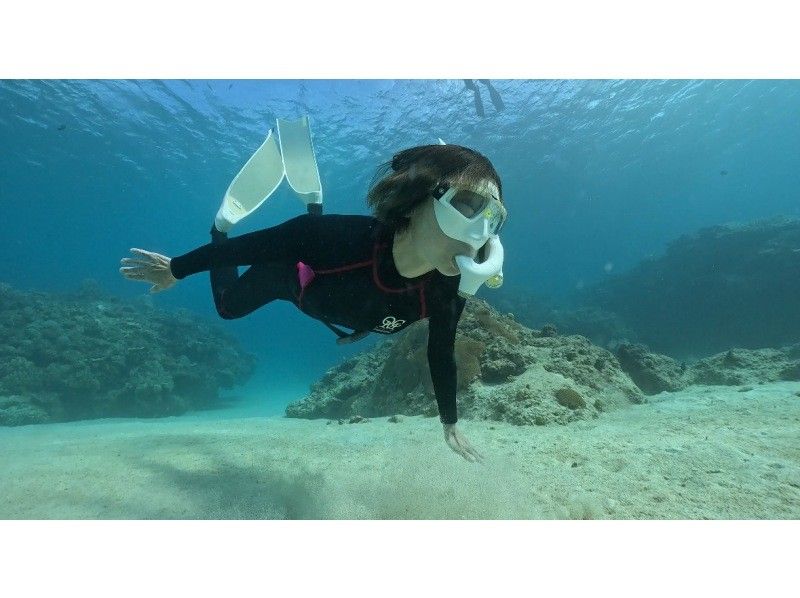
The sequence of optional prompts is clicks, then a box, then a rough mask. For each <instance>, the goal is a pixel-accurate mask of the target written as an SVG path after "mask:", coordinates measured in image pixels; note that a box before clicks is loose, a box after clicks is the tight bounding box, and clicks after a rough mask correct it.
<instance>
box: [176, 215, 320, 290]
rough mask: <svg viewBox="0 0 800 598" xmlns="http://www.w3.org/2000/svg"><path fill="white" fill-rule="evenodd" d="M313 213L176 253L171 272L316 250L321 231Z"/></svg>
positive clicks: (291, 256) (249, 263) (283, 257)
mask: <svg viewBox="0 0 800 598" xmlns="http://www.w3.org/2000/svg"><path fill="white" fill-rule="evenodd" d="M314 218H318V217H317V216H312V215H310V214H302V215H300V216H296V217H294V218H291V219H289V220H287V221H286V222H283V223H281V224H279V225H277V226H273V227H270V228H266V229H263V230H259V231H255V232H252V233H247V234H244V235H240V236H238V237H233V238H231V239H228V240H226V241H225V242H224V243H209V244H208V245H203V246H202V247H198V248H197V249H194V250H192V251H190V252H189V253H186V254H184V255H181V256H178V257H174V258H172V260H171V261H170V270H171V271H172V275H173V276H174V277H175V278H177V279H181V278H186V277H187V276H189V275H190V274H196V273H198V272H203V271H206V270H211V269H212V268H221V267H226V266H252V265H253V264H260V263H265V262H270V261H272V262H274V261H283V260H293V259H299V257H298V256H300V255H302V254H303V253H305V252H306V251H309V250H310V251H313V250H314V248H313V247H307V245H309V244H310V243H312V244H313V241H314V239H316V238H318V235H316V234H315V233H314V231H315V230H316V229H315V228H314V225H316V224H317V223H318V221H317V220H314Z"/></svg>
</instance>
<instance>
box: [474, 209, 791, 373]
mask: <svg viewBox="0 0 800 598" xmlns="http://www.w3.org/2000/svg"><path fill="white" fill-rule="evenodd" d="M506 286H507V285H506ZM487 297H488V298H489V300H490V302H491V304H492V305H494V306H495V307H497V308H498V309H500V310H501V311H504V312H505V311H510V312H512V313H514V314H515V317H516V318H517V320H518V321H519V322H521V323H523V324H525V325H526V326H529V327H531V328H539V327H541V326H543V325H544V324H546V323H552V324H554V325H556V326H557V327H558V329H559V330H560V331H562V332H563V333H566V334H581V335H584V336H586V337H587V338H589V339H590V340H591V341H592V342H593V343H595V344H597V345H600V346H602V347H605V348H607V349H610V350H616V349H617V348H618V347H619V346H620V345H622V344H624V343H644V344H646V345H648V346H649V347H650V348H651V349H652V350H653V351H658V352H659V353H664V354H666V355H670V356H672V357H673V358H678V359H681V360H692V361H693V360H696V359H699V358H701V357H705V356H709V355H712V354H714V353H718V352H724V351H727V350H728V349H731V348H733V347H737V348H746V349H760V348H763V347H776V348H778V347H782V346H784V345H790V344H792V343H796V342H797V341H798V340H800V308H799V307H798V305H799V304H800V299H799V298H800V220H798V219H793V218H774V219H770V220H760V221H756V222H753V223H749V224H726V225H721V226H713V227H709V228H704V229H701V230H699V231H697V232H695V233H693V234H690V235H685V236H683V237H680V238H678V239H677V240H675V241H673V242H672V243H671V244H670V245H669V246H668V249H667V251H666V253H665V255H663V256H661V257H658V258H653V259H648V260H645V261H643V262H641V263H640V264H638V265H637V266H636V267H635V268H633V269H632V270H630V271H629V272H625V273H621V274H619V275H615V276H612V277H609V279H608V280H605V281H603V282H600V283H597V284H595V285H590V286H588V287H586V288H584V289H582V290H580V291H576V292H575V293H574V294H573V295H571V296H569V297H566V298H564V299H563V300H561V301H559V302H558V303H556V302H555V301H553V300H549V299H546V298H544V297H539V296H536V295H535V294H534V293H532V292H530V291H527V290H520V289H514V290H512V289H511V288H505V287H504V289H500V290H499V291H494V292H492V293H491V295H489V294H487Z"/></svg>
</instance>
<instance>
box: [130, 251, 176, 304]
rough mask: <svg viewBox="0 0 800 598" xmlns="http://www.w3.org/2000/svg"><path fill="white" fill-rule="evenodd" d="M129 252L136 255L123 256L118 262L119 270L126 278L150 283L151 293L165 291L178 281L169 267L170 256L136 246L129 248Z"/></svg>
mask: <svg viewBox="0 0 800 598" xmlns="http://www.w3.org/2000/svg"><path fill="white" fill-rule="evenodd" d="M131 253H133V254H134V255H136V257H135V258H132V257H124V258H122V259H121V260H120V262H119V263H120V264H121V265H122V267H121V268H120V269H119V272H120V274H122V275H123V276H124V277H125V278H127V279H128V280H141V281H142V282H147V283H150V284H152V285H153V286H152V287H150V292H151V293H158V292H159V291H165V290H167V289H168V288H170V287H171V286H172V285H174V284H175V283H176V282H178V279H177V278H175V277H174V276H173V275H172V272H171V271H170V269H169V261H170V258H168V257H167V256H166V255H161V254H160V253H154V252H152V251H145V250H144V249H137V248H136V247H132V248H131Z"/></svg>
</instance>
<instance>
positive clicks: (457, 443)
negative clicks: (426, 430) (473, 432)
mask: <svg viewBox="0 0 800 598" xmlns="http://www.w3.org/2000/svg"><path fill="white" fill-rule="evenodd" d="M443 425H444V439H445V440H446V441H447V444H448V446H449V447H450V448H451V449H453V450H454V451H455V452H457V453H458V454H459V455H461V456H462V457H464V458H465V459H466V460H467V461H470V462H473V463H475V462H478V463H482V462H483V455H481V454H480V453H478V451H476V450H475V449H474V448H472V446H471V445H470V443H469V442H467V439H466V438H465V437H464V435H463V434H462V433H461V430H459V429H457V428H456V425H455V424H443Z"/></svg>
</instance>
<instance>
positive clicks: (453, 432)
mask: <svg viewBox="0 0 800 598" xmlns="http://www.w3.org/2000/svg"><path fill="white" fill-rule="evenodd" d="M367 202H368V204H369V205H370V207H371V208H372V211H373V216H362V215H342V214H325V215H323V214H321V213H318V214H314V213H309V214H303V215H301V216H297V217H295V218H292V219H290V220H287V221H286V222H284V223H282V224H279V225H277V226H274V227H271V228H266V229H263V230H259V231H256V232H252V233H248V234H244V235H241V236H238V237H234V238H230V239H229V238H228V235H227V232H224V231H226V229H227V228H229V226H226V223H225V222H224V220H223V221H220V219H219V216H218V218H217V219H216V220H215V224H214V225H213V226H212V228H211V243H209V244H208V245H204V246H202V247H199V248H197V249H194V250H192V251H190V252H189V253H186V254H184V255H181V256H178V257H174V258H169V257H167V256H164V255H161V254H158V253H153V252H150V251H145V250H143V249H137V248H133V249H131V252H132V253H134V254H135V256H136V257H134V258H123V259H122V260H121V264H122V267H121V268H120V272H121V273H122V275H123V276H125V277H126V278H128V279H131V280H141V281H144V282H147V283H150V284H152V285H153V286H152V287H151V289H150V291H151V292H158V291H163V290H165V289H168V288H170V287H171V286H173V285H174V284H175V283H176V282H177V281H178V280H181V279H183V278H185V277H187V276H189V275H191V274H196V273H198V272H203V271H210V276H211V291H212V294H213V298H214V303H215V305H216V309H217V312H218V313H219V315H220V316H221V317H222V318H225V319H232V318H241V317H243V316H245V315H247V314H249V313H251V312H252V311H253V310H255V309H257V308H259V307H261V306H262V305H266V304H267V303H270V302H271V301H274V300H276V299H282V300H284V301H289V302H291V303H293V304H294V305H295V306H297V307H298V309H300V310H301V311H302V312H304V313H305V314H307V315H309V316H311V317H313V318H316V319H319V320H321V321H323V323H325V324H326V325H327V326H328V327H329V328H331V329H332V330H333V331H334V332H336V334H337V335H338V336H339V337H340V339H339V342H348V341H350V340H356V339H358V338H361V337H363V336H365V335H366V334H368V333H369V332H376V333H380V334H394V333H397V332H399V331H401V330H403V329H405V328H406V327H407V326H408V325H409V324H411V323H412V322H415V321H417V320H421V319H425V318H427V319H428V330H429V332H428V346H427V355H428V364H429V367H430V373H431V380H432V382H433V388H434V393H435V395H436V402H437V405H438V408H439V418H440V421H441V422H442V425H443V429H444V437H445V440H446V442H447V444H448V446H450V447H451V448H452V449H453V450H454V451H455V452H456V453H458V454H460V455H461V456H462V457H464V458H465V459H467V460H468V461H482V459H483V457H482V456H481V455H480V454H479V453H478V452H477V451H476V450H475V449H474V448H472V446H471V445H470V444H469V442H468V441H467V439H466V438H465V436H464V435H463V433H462V432H461V431H460V430H459V429H458V428H457V427H456V422H457V420H458V417H457V407H456V363H455V358H454V343H455V335H456V326H457V324H458V321H459V318H460V317H461V313H462V310H463V309H464V304H465V303H466V298H465V297H464V296H463V292H462V294H459V287H460V285H461V283H462V280H461V279H462V274H464V275H467V274H468V273H470V272H471V273H472V279H474V278H475V272H479V278H480V283H482V282H484V281H486V280H487V279H488V278H490V276H491V274H485V273H484V270H485V268H484V269H483V270H481V266H482V265H483V264H485V263H487V262H489V261H490V260H489V259H488V258H486V255H487V254H491V253H492V252H493V253H494V254H495V259H494V261H495V262H497V254H498V253H499V254H500V260H502V246H501V245H500V243H499V238H498V237H497V234H498V233H499V231H500V228H501V227H502V225H503V223H504V222H505V220H506V209H505V207H504V205H503V200H502V185H501V181H500V177H499V175H498V174H497V172H496V171H495V169H494V167H493V166H492V164H491V162H490V161H489V160H488V159H487V158H486V157H484V156H483V155H481V154H479V153H478V152H476V151H474V150H472V149H469V148H467V147H462V146H458V145H449V144H448V145H444V144H441V145H426V146H419V147H413V148H410V149H406V150H404V151H401V152H399V153H398V154H396V155H395V156H394V157H393V159H392V160H391V161H390V162H388V163H386V164H384V165H383V166H382V167H381V168H380V169H379V170H378V173H377V174H376V177H375V179H374V181H373V183H372V185H371V186H370V189H369V192H368V195H367ZM309 211H310V210H309ZM479 255H480V256H481V257H478V256H479ZM476 258H477V259H478V260H480V261H476ZM237 266H250V267H249V268H248V269H247V270H246V271H245V272H244V273H243V274H242V275H241V276H240V275H239V273H238V268H237ZM494 273H495V274H496V273H497V270H495V272H494ZM480 283H479V284H478V285H475V286H474V288H472V290H470V291H466V292H467V293H474V292H475V289H476V288H477V286H480ZM337 324H338V325H341V326H345V327H348V328H352V329H353V330H354V332H353V333H349V334H348V333H345V332H344V331H342V330H340V329H338V328H337V327H336V326H335V325H337Z"/></svg>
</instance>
